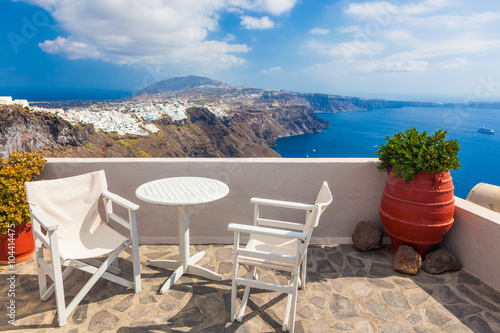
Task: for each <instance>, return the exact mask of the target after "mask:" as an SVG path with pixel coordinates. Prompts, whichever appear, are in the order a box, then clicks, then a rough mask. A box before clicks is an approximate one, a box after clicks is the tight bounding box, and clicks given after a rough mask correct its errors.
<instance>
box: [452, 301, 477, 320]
mask: <svg viewBox="0 0 500 333" xmlns="http://www.w3.org/2000/svg"><path fill="white" fill-rule="evenodd" d="M444 307H445V308H446V310H448V311H450V312H451V313H452V314H453V315H454V316H455V317H457V318H465V317H468V316H470V315H473V314H475V313H478V312H479V311H481V308H479V307H477V306H474V305H470V304H458V305H445V306H444Z"/></svg>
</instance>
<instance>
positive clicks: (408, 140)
mask: <svg viewBox="0 0 500 333" xmlns="http://www.w3.org/2000/svg"><path fill="white" fill-rule="evenodd" d="M446 133H447V131H443V130H438V131H436V132H434V134H433V135H428V134H427V132H425V131H424V132H421V133H419V132H418V131H417V130H416V129H415V127H413V128H411V129H409V130H406V131H405V132H404V133H403V132H400V133H396V134H394V136H393V137H392V138H391V137H387V138H386V139H385V140H387V144H385V145H384V144H382V145H380V149H379V150H378V151H376V152H375V153H376V154H378V157H379V159H380V161H381V162H382V163H380V165H379V166H378V168H379V169H380V170H382V169H385V168H389V169H390V171H391V174H393V175H394V177H396V178H398V177H401V178H403V179H404V180H406V182H409V181H410V180H412V179H413V178H415V175H416V174H417V173H420V172H426V173H431V172H447V171H450V170H457V169H458V168H459V167H460V164H459V160H458V157H457V155H458V151H459V150H460V148H459V146H458V141H457V140H446Z"/></svg>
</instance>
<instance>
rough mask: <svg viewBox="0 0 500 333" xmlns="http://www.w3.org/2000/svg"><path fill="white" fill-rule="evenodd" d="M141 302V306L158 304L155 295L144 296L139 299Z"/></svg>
mask: <svg viewBox="0 0 500 333" xmlns="http://www.w3.org/2000/svg"><path fill="white" fill-rule="evenodd" d="M139 301H140V303H141V304H151V303H156V302H157V300H156V298H155V297H154V296H153V295H142V296H141V297H140V298H139Z"/></svg>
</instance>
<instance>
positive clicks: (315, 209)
mask: <svg viewBox="0 0 500 333" xmlns="http://www.w3.org/2000/svg"><path fill="white" fill-rule="evenodd" d="M331 202H332V194H331V192H330V189H329V188H328V184H327V182H324V183H323V185H322V187H321V189H320V191H319V194H318V196H317V199H316V202H315V204H313V205H308V204H302V203H295V202H287V201H278V200H268V199H259V198H252V199H251V203H253V204H255V213H254V225H253V226H249V225H243V224H235V223H231V224H229V225H228V230H230V231H234V252H233V256H234V257H233V279H232V290H231V320H232V321H234V320H238V321H239V322H241V321H242V319H243V315H244V314H245V307H246V305H247V301H248V297H249V294H250V288H260V289H265V290H271V291H277V292H282V293H286V294H288V299H287V304H286V310H285V318H284V320H283V331H286V330H287V329H288V330H289V331H290V332H293V330H294V326H295V310H296V305H297V289H298V287H299V285H300V287H301V288H304V287H305V281H306V257H307V247H308V245H309V241H310V239H311V235H312V232H313V229H314V228H315V227H316V226H317V225H318V222H319V218H320V216H321V214H322V213H323V211H324V210H325V209H326V207H327V206H328V205H329V204H330V203H331ZM260 206H273V207H281V208H291V209H299V210H304V211H305V212H306V214H305V215H306V218H305V223H295V222H286V221H280V220H271V219H265V218H262V217H261V216H260V214H259V207H260ZM241 233H244V234H250V237H249V240H248V243H247V245H246V246H245V247H240V234H241ZM240 264H241V265H244V266H245V267H248V269H249V275H248V277H238V276H237V274H238V266H239V265H240ZM257 266H258V267H261V268H266V269H267V268H268V269H275V270H279V271H287V272H290V273H291V276H290V281H289V284H288V285H281V284H275V283H269V282H263V281H258V275H257V272H256V267H257ZM239 285H243V286H245V292H244V294H243V298H242V300H241V305H240V311H239V314H238V315H236V297H237V288H238V286H239Z"/></svg>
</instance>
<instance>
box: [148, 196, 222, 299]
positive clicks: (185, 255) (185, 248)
mask: <svg viewBox="0 0 500 333" xmlns="http://www.w3.org/2000/svg"><path fill="white" fill-rule="evenodd" d="M178 223H179V261H174V260H153V261H152V262H151V265H153V266H155V267H160V268H170V269H175V272H174V273H173V274H172V275H171V276H170V277H169V278H168V279H167V281H165V283H164V284H163V286H162V287H161V289H160V293H162V294H163V293H165V292H166V291H167V290H168V289H170V287H172V286H173V285H174V283H175V281H177V280H178V279H179V278H180V277H181V276H182V275H183V274H184V273H190V274H193V275H198V276H201V277H204V278H207V279H211V280H215V281H221V280H222V276H221V275H219V274H217V273H215V272H212V271H210V270H208V269H206V268H204V267H200V266H196V265H195V264H196V263H197V262H198V261H200V260H201V258H203V256H204V255H205V251H200V252H198V253H196V254H195V255H193V256H192V257H190V256H189V206H188V205H179V208H178Z"/></svg>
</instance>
